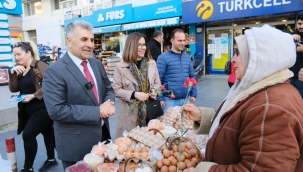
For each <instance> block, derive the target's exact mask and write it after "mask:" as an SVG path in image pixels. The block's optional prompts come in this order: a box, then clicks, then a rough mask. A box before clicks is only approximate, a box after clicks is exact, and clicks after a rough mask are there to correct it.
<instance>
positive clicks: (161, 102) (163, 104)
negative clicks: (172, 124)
mask: <svg viewBox="0 0 303 172" xmlns="http://www.w3.org/2000/svg"><path fill="white" fill-rule="evenodd" d="M160 104H161V107H162V109H164V108H165V102H164V100H162V101H160Z"/></svg>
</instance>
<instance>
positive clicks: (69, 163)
mask: <svg viewBox="0 0 303 172" xmlns="http://www.w3.org/2000/svg"><path fill="white" fill-rule="evenodd" d="M109 139H111V137H110V133H109V129H108V128H107V126H106V124H104V125H103V126H102V138H101V142H103V141H106V140H107V143H109V141H108V140H109ZM96 144H97V143H96ZM74 164H76V162H72V161H62V166H63V169H64V171H65V169H66V168H67V167H69V166H72V165H74Z"/></svg>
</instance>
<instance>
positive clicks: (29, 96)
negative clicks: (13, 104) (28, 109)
mask: <svg viewBox="0 0 303 172" xmlns="http://www.w3.org/2000/svg"><path fill="white" fill-rule="evenodd" d="M34 98H35V96H34V95H33V94H28V95H26V96H25V97H24V99H23V101H22V102H23V103H28V102H30V101H31V100H33V99H34Z"/></svg>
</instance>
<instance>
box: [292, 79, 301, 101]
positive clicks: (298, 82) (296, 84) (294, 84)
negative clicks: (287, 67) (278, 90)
mask: <svg viewBox="0 0 303 172" xmlns="http://www.w3.org/2000/svg"><path fill="white" fill-rule="evenodd" d="M290 83H291V84H292V85H293V86H294V87H296V88H297V90H298V91H299V93H300V94H301V97H302V99H303V82H302V81H300V80H298V78H291V79H290Z"/></svg>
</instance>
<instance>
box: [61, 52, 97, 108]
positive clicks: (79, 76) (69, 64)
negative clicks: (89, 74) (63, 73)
mask: <svg viewBox="0 0 303 172" xmlns="http://www.w3.org/2000/svg"><path fill="white" fill-rule="evenodd" d="M65 57H66V58H65V62H66V66H65V68H66V69H67V70H68V71H69V72H70V73H71V74H72V75H73V77H74V78H75V79H76V80H77V81H78V82H79V84H80V85H81V86H82V88H83V90H84V91H85V92H86V94H87V95H88V96H89V97H90V98H91V100H92V101H93V102H94V103H95V104H96V105H98V103H97V100H96V98H95V95H94V93H93V91H92V90H91V89H90V90H88V89H87V88H86V87H85V84H87V80H86V78H85V76H84V75H83V73H82V72H81V71H80V69H79V68H78V66H77V65H76V64H75V63H74V62H73V61H72V59H71V58H70V57H69V55H68V53H66V54H65ZM62 60H63V59H62Z"/></svg>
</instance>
